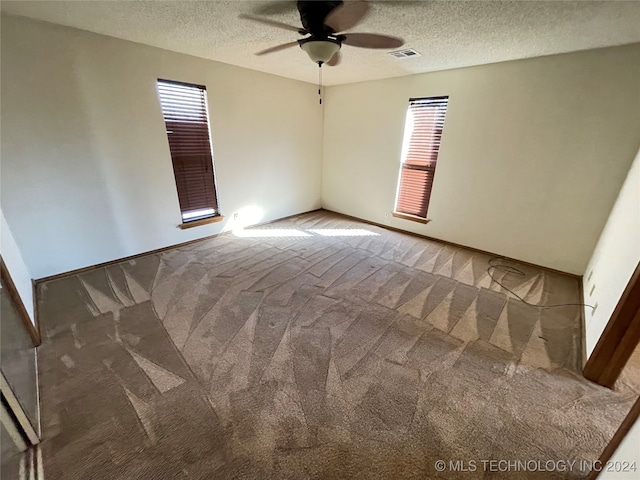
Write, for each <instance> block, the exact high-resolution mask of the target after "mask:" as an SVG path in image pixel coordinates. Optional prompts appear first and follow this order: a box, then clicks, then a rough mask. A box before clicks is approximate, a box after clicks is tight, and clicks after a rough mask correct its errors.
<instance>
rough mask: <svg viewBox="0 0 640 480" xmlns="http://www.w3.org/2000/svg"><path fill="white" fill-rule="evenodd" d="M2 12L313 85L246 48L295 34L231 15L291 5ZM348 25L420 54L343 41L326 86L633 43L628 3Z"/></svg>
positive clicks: (269, 12) (375, 16)
mask: <svg viewBox="0 0 640 480" xmlns="http://www.w3.org/2000/svg"><path fill="white" fill-rule="evenodd" d="M1 8H2V12H4V13H7V14H10V15H20V16H25V17H30V18H34V19H39V20H44V21H47V22H52V23H58V24H62V25H68V26H71V27H76V28H81V29H84V30H89V31H92V32H97V33H102V34H105V35H110V36H113V37H118V38H123V39H126V40H132V41H134V42H139V43H144V44H147V45H153V46H156V47H161V48H165V49H167V50H173V51H176V52H182V53H188V54H191V55H196V56H199V57H204V58H210V59H212V60H218V61H221V62H225V63H231V64H234V65H239V66H242V67H247V68H251V69H255V70H260V71H263V72H268V73H273V74H277V75H282V76H285V77H289V78H295V79H298V80H304V81H308V82H315V81H316V80H317V68H316V67H315V66H314V65H313V63H311V61H310V60H309V58H308V57H307V56H306V54H305V53H304V52H303V51H302V50H300V49H299V48H297V47H295V48H291V49H288V50H284V51H280V52H277V53H273V54H271V55H265V56H263V57H256V56H255V55H253V53H254V52H256V51H258V50H261V49H264V48H267V47H270V46H273V45H276V44H279V43H284V42H289V41H292V40H295V39H297V38H299V36H298V35H297V33H295V32H289V31H286V30H279V29H275V28H271V27H268V26H263V25H260V24H255V23H253V22H250V21H247V20H242V19H239V18H238V15H239V14H241V13H249V14H256V13H260V14H265V16H268V18H270V19H273V20H279V21H283V22H287V23H290V24H293V25H296V26H298V25H300V19H299V16H298V13H297V10H296V8H295V3H294V2H283V3H282V4H279V5H275V6H274V4H273V3H264V2H251V1H233V0H231V1H229V0H227V1H211V2H201V1H186V0H184V1H115V2H110V1H42V2H41V1H19V2H16V1H6V0H5V1H2V4H1ZM353 31H360V32H376V33H386V34H390V35H396V36H400V37H403V38H404V39H405V40H406V44H405V47H411V48H413V49H415V50H417V51H418V52H420V53H421V54H422V56H421V57H419V58H410V59H402V60H398V59H395V58H393V57H391V56H389V55H387V54H386V52H385V51H383V50H364V49H360V48H354V47H350V46H343V47H342V53H343V60H342V64H341V65H339V66H337V67H333V68H331V67H327V68H325V69H323V70H324V75H323V76H324V82H325V84H327V85H336V84H341V83H350V82H358V81H364V80H372V79H378V78H387V77H396V76H401V75H409V74H413V73H421V72H429V71H435V70H444V69H450V68H457V67H466V66H471V65H480V64H486V63H494V62H501V61H505V60H514V59H519V58H528V57H535V56H540V55H549V54H554V53H562V52H570V51H575V50H584V49H589V48H597V47H604V46H611V45H621V44H626V43H634V42H640V2H636V1H605V2H587V1H578V2H574V1H550V2H547V1H515V2H494V1H471V2H467V1H449V2H436V1H387V2H372V9H371V11H370V13H369V15H368V16H367V17H366V18H365V20H364V21H363V22H362V23H361V24H360V25H359V26H358V27H356V28H355V29H353Z"/></svg>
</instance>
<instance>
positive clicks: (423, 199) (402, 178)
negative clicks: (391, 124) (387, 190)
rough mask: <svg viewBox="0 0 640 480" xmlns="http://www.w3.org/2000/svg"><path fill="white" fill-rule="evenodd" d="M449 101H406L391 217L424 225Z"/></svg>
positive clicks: (414, 99) (428, 99) (445, 98)
mask: <svg viewBox="0 0 640 480" xmlns="http://www.w3.org/2000/svg"><path fill="white" fill-rule="evenodd" d="M448 102H449V97H431V98H412V99H410V100H409V111H408V112H407V120H406V124H405V131H404V142H403V146H402V164H401V166H400V174H399V180H398V190H397V193H396V205H395V211H394V213H393V216H394V217H400V218H405V219H407V220H414V221H417V222H422V223H427V209H428V208H429V198H430V197H431V186H432V185H433V177H434V175H435V172H436V161H437V160H438V151H439V150H440V140H441V139H442V129H443V127H444V117H445V114H446V113H447V104H448Z"/></svg>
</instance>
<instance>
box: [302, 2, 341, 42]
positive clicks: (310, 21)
mask: <svg viewBox="0 0 640 480" xmlns="http://www.w3.org/2000/svg"><path fill="white" fill-rule="evenodd" d="M343 3H344V2H342V0H337V1H326V2H323V1H303V0H299V1H298V11H299V12H300V21H301V22H302V26H303V27H304V28H305V30H306V31H307V32H309V33H310V34H311V35H312V36H317V37H323V36H326V35H331V34H332V33H335V32H334V31H333V29H332V28H331V27H329V26H327V25H325V24H324V20H325V18H327V15H329V13H331V12H332V11H333V10H334V9H335V8H336V7H339V6H340V5H342V4H343Z"/></svg>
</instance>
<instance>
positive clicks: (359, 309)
mask: <svg viewBox="0 0 640 480" xmlns="http://www.w3.org/2000/svg"><path fill="white" fill-rule="evenodd" d="M490 259H491V258H490V257H489V256H487V255H484V254H479V253H476V252H473V251H470V250H466V249H463V248H457V247H453V246H449V245H445V244H442V243H439V242H435V241H428V240H423V239H419V238H416V237H414V236H410V235H407V234H401V233H397V232H392V231H388V230H385V229H382V228H378V227H374V226H370V225H367V224H364V223H360V222H356V221H353V220H351V219H347V218H346V217H342V216H339V215H337V214H331V213H328V212H324V211H319V212H312V213H309V214H303V215H300V216H297V217H293V218H289V219H285V220H281V221H278V222H275V223H273V224H269V225H266V226H262V227H256V228H252V229H246V230H243V231H240V232H236V233H235V234H226V235H222V236H218V237H215V238H213V239H210V240H205V241H202V242H198V243H193V244H191V245H189V246H186V247H181V248H175V249H172V250H168V251H165V252H163V253H159V254H152V255H148V256H145V257H141V258H138V259H136V260H130V261H124V262H122V263H119V264H117V265H112V266H109V267H105V268H96V269H93V270H91V271H88V272H86V273H82V274H79V275H74V276H70V277H66V278H63V279H59V280H54V281H50V282H47V283H44V284H40V286H39V289H38V306H39V309H40V319H41V327H42V330H43V337H44V340H43V344H42V346H41V347H40V348H39V362H40V384H41V405H42V425H43V434H44V440H43V442H42V451H43V459H44V469H45V475H46V478H47V479H65V480H66V479H82V480H86V479H174V478H185V479H231V478H247V479H254V478H255V479H270V478H274V479H306V478H313V479H332V478H362V479H377V478H379V479H388V478H403V479H404V478H428V479H431V478H435V479H438V478H443V479H444V478H447V479H450V478H464V479H471V478H492V479H493V478H511V479H515V478H517V479H521V478H544V479H552V478H583V477H584V475H585V473H586V471H587V467H586V466H585V465H587V462H589V461H594V460H596V459H597V458H598V456H599V454H600V453H601V451H602V450H603V449H604V447H605V445H606V444H607V442H608V441H609V439H610V438H611V437H612V435H613V433H614V432H615V430H616V429H617V427H618V425H619V424H620V422H621V421H622V419H623V418H624V416H625V415H626V413H627V412H628V410H629V408H630V406H631V404H632V403H633V402H634V400H635V398H636V396H637V393H636V392H634V391H632V390H629V389H622V390H619V391H611V390H608V389H605V388H601V387H599V386H597V385H594V384H592V383H590V382H588V381H586V380H585V379H584V378H582V377H581V376H580V373H579V365H580V358H581V340H580V339H581V334H580V307H578V306H564V307H558V308H549V309H538V308H532V307H530V306H527V305H525V304H524V303H522V302H520V301H519V300H517V299H515V298H513V297H512V296H511V295H510V294H508V293H507V292H506V291H505V290H504V289H503V288H502V287H501V286H500V285H498V284H496V283H495V282H492V280H491V278H490V277H489V275H488V273H487V268H488V265H489V260H490ZM509 264H510V265H511V263H509ZM518 268H520V269H521V270H522V271H523V272H524V273H525V275H524V276H517V275H514V274H510V273H505V272H500V271H496V272H495V275H496V278H497V279H498V280H499V281H500V282H501V283H502V284H504V285H505V286H507V287H508V288H509V289H511V290H513V291H514V292H516V293H518V294H519V295H520V296H522V297H524V298H526V299H527V300H528V301H529V302H532V303H544V304H558V303H579V301H580V300H579V298H580V297H579V284H578V281H577V279H575V278H573V277H569V276H565V275H562V274H555V273H550V272H549V271H545V270H541V269H537V268H533V267H530V266H522V265H520V266H518ZM437 460H444V461H445V462H446V468H445V469H444V471H442V472H440V471H438V465H437V464H436V461H437ZM488 460H496V461H497V460H507V461H509V460H510V461H518V460H520V461H522V462H525V461H529V460H533V461H543V462H548V461H553V462H556V461H565V460H566V461H573V460H575V461H576V462H577V463H576V464H575V465H574V466H573V468H572V469H571V471H564V472H562V471H560V472H559V471H554V472H548V471H547V472H541V471H523V468H522V466H521V467H519V468H520V470H519V471H515V470H514V469H515V467H514V468H509V471H492V470H491V465H490V464H486V463H485V464H483V463H482V462H483V461H488ZM450 461H452V462H454V463H453V464H451V463H449V462H450ZM456 461H460V462H462V463H459V464H458V469H459V468H460V467H462V468H466V469H467V470H469V469H470V466H471V463H470V462H471V461H474V462H476V463H475V464H476V469H475V471H466V472H462V471H452V468H453V469H454V470H455V468H456V464H455V462H456ZM543 466H544V464H543ZM496 468H498V467H496ZM440 469H442V468H441V467H440ZM503 469H504V468H503ZM527 470H540V468H534V467H532V464H531V463H529V467H527Z"/></svg>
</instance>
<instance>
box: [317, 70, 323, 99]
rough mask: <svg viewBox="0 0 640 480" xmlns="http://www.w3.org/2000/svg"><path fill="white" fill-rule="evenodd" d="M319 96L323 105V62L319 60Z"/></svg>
mask: <svg viewBox="0 0 640 480" xmlns="http://www.w3.org/2000/svg"><path fill="white" fill-rule="evenodd" d="M318 96H319V97H320V105H322V62H318Z"/></svg>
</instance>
